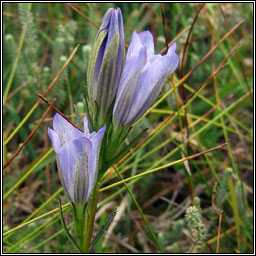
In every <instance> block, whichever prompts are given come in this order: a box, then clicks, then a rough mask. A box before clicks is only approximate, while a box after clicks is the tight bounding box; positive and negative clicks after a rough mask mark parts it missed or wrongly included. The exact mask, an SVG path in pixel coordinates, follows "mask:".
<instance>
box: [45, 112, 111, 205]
mask: <svg viewBox="0 0 256 256" xmlns="http://www.w3.org/2000/svg"><path fill="white" fill-rule="evenodd" d="M105 130H106V126H104V127H102V128H101V129H100V130H99V131H98V132H97V133H96V132H92V133H90V131H89V127H88V120H87V117H86V116H84V132H81V131H80V130H79V129H77V128H75V127H74V126H72V125H71V124H70V123H69V122H68V121H67V120H65V119H64V118H63V117H62V116H61V115H59V114H56V115H55V116H54V118H53V129H51V128H48V135H49V137H50V139H51V142H52V146H53V149H54V151H55V152H56V155H57V165H58V172H59V176H60V180H61V183H62V186H63V187H64V190H65V191H66V194H67V196H68V198H69V200H70V201H71V202H73V203H75V204H79V205H82V204H84V203H85V202H87V201H88V199H89V197H90V195H91V192H92V190H93V188H94V185H95V183H96V180H97V174H98V159H99V153H100V147H101V141H102V138H103V136H104V133H105Z"/></svg>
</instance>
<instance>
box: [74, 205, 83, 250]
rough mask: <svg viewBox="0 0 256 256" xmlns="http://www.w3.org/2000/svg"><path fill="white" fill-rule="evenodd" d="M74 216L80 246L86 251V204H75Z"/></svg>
mask: <svg viewBox="0 0 256 256" xmlns="http://www.w3.org/2000/svg"><path fill="white" fill-rule="evenodd" d="M72 206H73V216H74V224H75V232H76V235H77V239H78V243H79V248H80V250H81V251H82V252H84V241H85V230H86V220H87V218H86V205H85V204H84V205H82V204H81V205H80V204H73V203H72Z"/></svg>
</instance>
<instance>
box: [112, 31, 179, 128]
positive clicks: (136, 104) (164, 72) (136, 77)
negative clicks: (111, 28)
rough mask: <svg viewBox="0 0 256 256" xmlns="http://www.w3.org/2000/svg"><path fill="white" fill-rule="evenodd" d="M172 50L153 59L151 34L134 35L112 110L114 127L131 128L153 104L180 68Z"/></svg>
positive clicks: (154, 56) (172, 47)
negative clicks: (172, 75) (169, 78)
mask: <svg viewBox="0 0 256 256" xmlns="http://www.w3.org/2000/svg"><path fill="white" fill-rule="evenodd" d="M175 50H176V44H175V43H174V44H172V45H171V46H170V48H169V49H168V52H167V54H166V55H165V56H161V55H155V54H154V41H153V37H152V35H151V33H150V32H149V31H144V32H141V33H136V32H135V31H134V32H133V35H132V39H131V42H130V45H129V48H128V52H127V56H126V62H125V65H124V69H123V72H122V75H121V80H120V84H119V87H118V92H117V97H116V100H115V105H114V110H113V119H114V124H115V125H116V126H127V127H130V126H131V125H132V124H133V123H135V122H136V121H137V120H139V119H140V118H141V117H142V116H143V115H144V114H145V113H146V111H147V110H148V109H149V107H150V106H151V105H152V104H153V103H154V102H155V100H156V99H157V96H158V94H159V93H160V91H161V89H162V87H163V85H164V83H165V82H166V80H167V78H168V76H169V75H170V74H171V73H172V72H174V71H175V69H176V68H177V66H178V64H179V58H178V56H177V54H176V53H175Z"/></svg>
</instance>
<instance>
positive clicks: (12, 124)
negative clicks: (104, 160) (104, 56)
mask: <svg viewBox="0 0 256 256" xmlns="http://www.w3.org/2000/svg"><path fill="white" fill-rule="evenodd" d="M109 7H120V8H121V10H122V13H123V18H124V25H125V38H126V44H129V41H130V38H131V34H132V31H133V30H135V29H136V30H137V31H142V30H150V31H151V32H152V34H153V36H154V40H155V51H156V52H157V53H162V54H164V51H165V45H166V40H167V42H169V43H170V42H171V41H172V40H175V41H176V43H177V52H178V54H179V57H180V66H179V68H178V69H177V70H176V72H175V74H174V76H173V77H170V79H169V81H168V82H167V83H166V85H165V87H164V89H163V90H162V92H161V95H160V96H159V100H158V101H157V103H156V104H155V105H154V106H153V107H152V108H151V109H150V111H149V112H148V113H147V115H146V117H144V118H143V119H142V120H141V121H140V122H139V123H138V124H137V125H136V126H135V127H134V129H133V131H132V132H131V134H130V136H129V138H128V140H127V142H128V141H129V140H131V139H132V138H133V137H134V136H135V135H136V134H137V133H138V132H139V131H141V130H142V129H143V128H145V127H148V131H147V134H145V137H144V138H143V140H142V141H141V142H140V143H139V144H138V145H137V146H136V148H135V149H133V150H132V151H131V152H130V153H129V154H128V155H127V157H126V158H125V159H123V160H122V161H119V162H118V163H117V164H116V166H117V168H118V170H119V171H120V172H121V173H122V174H123V176H124V178H129V177H133V176H135V175H136V174H139V173H143V172H145V171H148V170H152V169H154V168H155V169H154V171H155V172H154V173H153V174H148V175H145V176H142V177H141V178H137V179H133V178H131V179H130V180H129V181H127V184H128V185H129V187H130V190H131V191H132V195H133V196H134V198H136V200H137V201H138V203H139V205H140V207H141V209H142V211H143V214H142V216H144V217H145V218H146V219H147V221H148V223H149V225H150V226H151V228H152V230H153V231H154V233H155V234H156V237H157V239H158V241H159V245H160V247H161V248H162V249H163V250H164V251H166V252H168V253H185V252H194V253H196V252H201V253H213V252H216V251H219V252H221V253H235V252H236V253H251V252H252V251H253V212H252V208H253V201H254V200H253V158H252V152H253V112H252V111H253V99H252V84H253V59H252V56H253V32H252V28H253V4H250V3H225V4H214V3H211V4H203V5H202V4H189V3H164V4H162V12H161V5H160V4H158V3H148V4H147V3H115V4H107V3H98V4H93V3H79V4H64V3H33V4H25V3H20V4H18V3H4V4H3V24H4V25H3V38H4V47H3V64H4V65H3V93H4V94H3V150H4V154H3V164H4V170H3V222H4V223H3V224H4V227H3V232H4V237H3V239H4V240H3V241H4V242H3V245H4V247H3V250H4V251H5V252H9V253H68V252H74V249H73V247H72V245H71V244H70V243H69V241H68V240H67V237H66V235H65V233H64V232H63V229H62V226H61V224H60V222H59V216H58V209H57V208H58V197H60V198H61V199H62V203H63V204H64V203H65V202H66V203H67V197H66V196H65V195H64V193H63V190H62V188H61V185H60V182H59V177H58V173H57V167H56V161H55V153H54V152H53V150H52V148H51V145H50V141H49V138H48V135H47V127H49V126H51V121H52V116H53V115H54V113H55V111H54V110H53V111H51V112H50V113H48V112H49V109H50V108H48V105H47V104H46V103H45V102H44V101H42V100H40V99H39V97H38V94H39V93H41V94H42V93H43V92H45V90H46V89H47V87H48V86H49V85H50V84H51V83H52V81H53V80H54V79H55V80H54V81H55V83H54V84H53V87H52V89H51V90H50V91H49V93H47V95H45V97H46V98H47V99H48V100H49V101H50V102H52V101H53V99H54V98H56V101H55V102H54V105H55V106H56V107H57V108H58V109H59V110H60V111H62V112H63V113H64V114H65V115H67V116H68V117H69V118H70V119H71V120H72V121H73V122H76V120H75V115H74V112H75V110H74V107H73V104H77V103H78V102H79V103H78V104H77V106H78V111H79V113H80V114H81V116H82V115H83V113H84V102H83V99H84V98H83V94H84V92H85V86H86V70H87V63H88V57H89V55H90V51H91V47H92V44H93V42H94V38H95V35H96V33H97V30H98V26H99V25H100V23H101V18H102V16H103V15H104V13H105V11H106V10H107V8H109ZM163 14H164V17H165V23H163V19H162V15H163ZM78 44H79V47H78V50H77V51H76V52H75V54H74V55H73V56H71V54H72V53H74V52H73V51H74V49H75V47H76V46H77V45H78ZM70 56H71V60H69V57H70ZM63 65H65V67H66V68H65V69H64V70H63V69H62V67H63ZM60 70H61V74H60V75H59V71H60ZM174 85H175V87H174ZM47 108H48V110H47ZM46 110H47V111H48V112H46ZM42 118H43V119H42ZM41 119H42V120H41ZM35 131H36V132H35ZM31 132H32V135H33V133H34V132H35V133H34V135H33V136H31ZM224 143H227V145H226V146H224V147H222V148H219V149H217V150H214V151H211V152H209V153H207V154H200V155H199V156H198V157H197V158H193V159H190V160H188V161H184V158H185V157H186V156H191V155H195V154H197V153H199V152H203V151H205V150H207V149H210V148H213V147H216V146H218V145H222V144H224ZM19 148H20V149H21V151H20V152H19V153H18V154H17V156H16V157H14V158H13V156H14V155H15V152H17V150H18V149H19ZM12 158H13V159H12ZM182 158H183V160H181V161H177V160H180V159H182ZM10 159H11V160H10ZM165 165H167V166H165ZM188 172H191V176H190V175H189V174H188ZM118 181H120V178H119V177H118V176H117V175H115V172H114V170H113V169H110V170H109V171H108V173H107V174H106V177H105V179H104V182H103V184H102V186H101V193H100V199H99V205H98V213H97V216H96V219H97V226H96V225H95V230H97V229H98V227H99V226H100V225H103V224H104V223H105V221H106V219H107V218H108V216H110V215H111V212H112V211H113V210H114V209H115V207H119V208H118V211H117V214H116V216H115V218H114V220H113V221H112V223H111V225H110V227H109V228H108V231H107V232H106V233H105V234H104V236H103V237H101V239H100V240H99V242H98V243H97V245H96V247H95V252H97V253H100V252H104V253H112V252H113V253H114V252H115V253H139V252H143V253H146V252H151V253H152V252H157V251H158V248H157V246H156V244H155V243H154V241H153V240H152V239H151V236H150V235H149V232H148V229H147V228H146V226H145V224H144V221H143V219H142V217H141V215H140V214H139V211H138V207H137V206H136V205H135V204H134V200H132V199H131V197H130V195H129V193H128V192H127V190H126V187H125V186H124V184H118V183H117V182H118ZM70 210H71V208H70V207H69V205H68V204H67V205H65V207H64V209H63V211H64V214H65V220H66V223H67V224H68V225H69V228H70V231H71V232H73V225H72V217H71V216H72V215H71V212H70Z"/></svg>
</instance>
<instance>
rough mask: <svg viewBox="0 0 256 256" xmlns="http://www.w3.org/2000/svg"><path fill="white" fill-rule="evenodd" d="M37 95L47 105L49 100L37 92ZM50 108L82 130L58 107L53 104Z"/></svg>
mask: <svg viewBox="0 0 256 256" xmlns="http://www.w3.org/2000/svg"><path fill="white" fill-rule="evenodd" d="M38 96H39V97H40V98H41V99H42V100H43V101H44V102H46V103H47V104H48V105H50V104H51V103H50V101H49V100H47V99H46V98H45V97H44V96H43V95H41V94H38ZM52 108H53V109H54V110H55V111H56V112H57V113H58V114H60V115H61V116H62V117H63V118H64V119H66V120H67V121H68V122H69V123H70V124H71V125H72V126H74V127H75V128H77V129H78V130H80V131H81V132H83V131H82V130H81V129H80V128H79V127H78V125H76V124H74V123H73V122H72V121H70V120H69V119H68V118H67V117H66V116H65V115H64V114H63V113H62V112H61V111H60V110H59V109H58V108H56V107H55V106H52Z"/></svg>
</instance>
